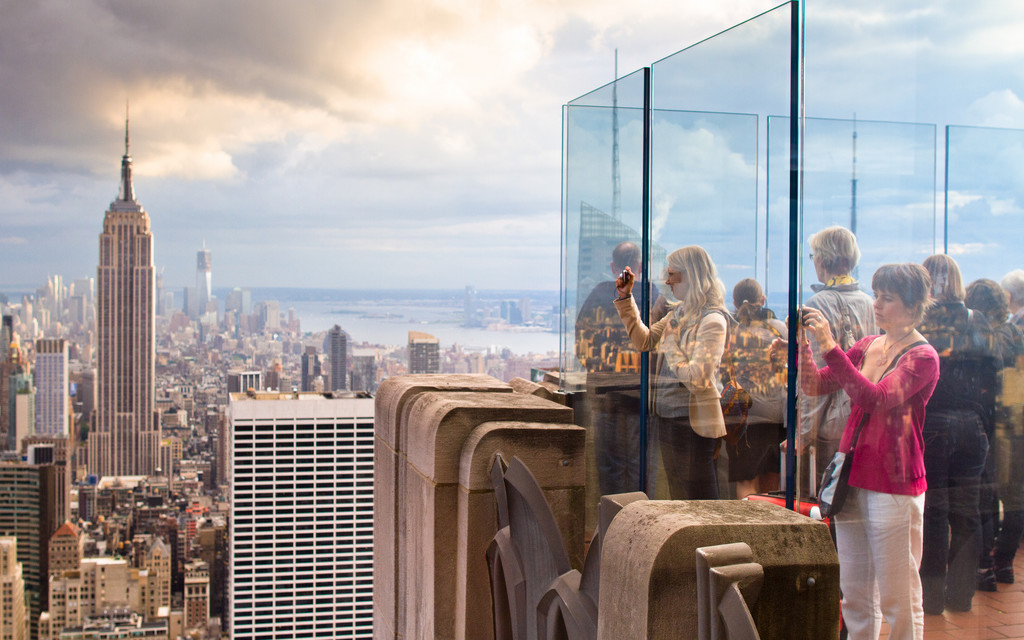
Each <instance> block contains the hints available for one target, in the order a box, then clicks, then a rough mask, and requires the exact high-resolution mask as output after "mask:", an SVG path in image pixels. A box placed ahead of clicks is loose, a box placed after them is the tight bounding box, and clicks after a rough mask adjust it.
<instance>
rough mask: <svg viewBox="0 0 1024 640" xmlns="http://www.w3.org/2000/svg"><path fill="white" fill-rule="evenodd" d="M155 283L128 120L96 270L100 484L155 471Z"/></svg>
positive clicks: (93, 449)
mask: <svg viewBox="0 0 1024 640" xmlns="http://www.w3.org/2000/svg"><path fill="white" fill-rule="evenodd" d="M154 280H155V279H154V272H153V234H152V233H151V232H150V229H149V216H148V215H147V214H146V212H145V211H144V210H143V208H142V205H140V204H139V203H138V201H136V200H135V193H134V189H133V187H132V157H131V155H130V154H129V138H128V120H127V119H125V134H124V157H123V158H122V159H121V187H120V190H119V192H118V195H117V200H115V201H113V202H112V203H110V209H109V210H108V211H107V213H106V216H105V217H104V219H103V233H101V234H100V260H99V266H98V267H97V269H96V333H97V338H98V341H97V344H98V348H97V357H98V361H99V367H98V377H99V379H98V385H97V386H98V391H99V397H98V406H97V419H96V428H95V429H94V430H93V431H91V432H90V433H89V469H90V471H92V472H93V473H96V474H98V475H101V476H108V475H149V474H151V473H153V470H154V469H155V468H156V467H157V465H158V462H157V447H158V445H159V442H160V425H159V422H158V421H157V420H156V417H155V415H154V411H153V409H154V403H153V394H154V361H155V358H156V349H155V331H156V327H155V321H154V314H155V311H156V308H155V300H154V298H153V296H154Z"/></svg>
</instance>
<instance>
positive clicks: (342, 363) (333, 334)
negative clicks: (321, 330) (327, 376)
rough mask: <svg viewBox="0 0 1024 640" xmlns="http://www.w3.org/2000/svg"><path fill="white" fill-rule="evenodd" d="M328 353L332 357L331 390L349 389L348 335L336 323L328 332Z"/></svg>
mask: <svg viewBox="0 0 1024 640" xmlns="http://www.w3.org/2000/svg"><path fill="white" fill-rule="evenodd" d="M327 343H328V344H327V347H328V351H327V354H328V356H329V357H330V359H331V391H338V390H341V389H347V388H348V385H346V384H345V382H346V380H345V378H346V374H347V373H348V335H346V334H345V332H344V331H342V330H341V327H339V326H338V325H334V326H333V327H331V330H330V331H329V332H328V333H327Z"/></svg>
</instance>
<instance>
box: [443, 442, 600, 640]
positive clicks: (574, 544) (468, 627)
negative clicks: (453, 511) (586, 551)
mask: <svg viewBox="0 0 1024 640" xmlns="http://www.w3.org/2000/svg"><path fill="white" fill-rule="evenodd" d="M583 442H584V430H583V429H581V428H580V427H577V426H574V425H568V424H565V425H563V424H538V423H529V422H486V423H483V424H481V425H479V426H478V427H477V428H476V429H474V430H473V431H472V432H471V433H470V435H469V437H468V438H467V439H466V442H465V444H464V445H463V448H462V455H461V461H460V470H459V504H458V526H457V531H458V558H457V571H456V575H457V584H456V601H455V609H456V611H455V628H456V638H459V639H460V640H477V639H483V638H490V637H492V633H493V629H492V627H493V624H492V612H491V594H490V581H489V575H488V571H487V562H486V558H485V555H486V552H487V546H488V545H489V544H490V542H491V539H492V538H493V537H494V534H495V533H496V532H497V519H496V513H495V502H494V489H493V486H492V484H491V478H490V468H491V464H492V463H493V461H494V457H495V455H497V454H499V453H500V454H501V456H502V458H504V459H505V460H506V461H509V460H511V459H512V457H513V456H517V457H519V458H520V459H521V460H523V461H524V462H525V463H526V465H527V466H528V467H529V468H530V470H531V472H532V473H533V474H534V477H535V478H536V479H537V483H538V484H539V485H540V487H541V489H543V490H544V494H545V497H546V498H547V500H548V504H550V505H551V506H552V510H553V513H554V514H555V516H556V519H557V520H558V525H559V529H560V530H561V533H562V539H563V540H564V541H565V543H566V550H567V552H568V554H569V558H570V561H571V562H573V566H575V567H576V568H580V564H581V563H582V554H583V539H584V526H583V525H584V523H583V521H582V517H581V516H582V514H583V500H584V495H585V488H584V480H585V475H584V471H585V464H584V459H583V457H584V446H583Z"/></svg>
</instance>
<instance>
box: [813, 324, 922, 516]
mask: <svg viewBox="0 0 1024 640" xmlns="http://www.w3.org/2000/svg"><path fill="white" fill-rule="evenodd" d="M877 337H878V336H865V337H864V338H862V339H860V340H858V341H857V343H856V344H854V345H853V346H852V347H850V350H849V352H847V353H843V350H842V349H840V348H839V347H838V346H837V347H835V348H834V349H832V350H831V351H829V352H828V353H826V354H824V359H825V366H824V367H823V368H821V369H818V368H817V367H816V366H815V364H814V360H813V359H812V358H811V350H810V347H808V346H807V345H804V347H803V349H801V358H800V359H801V363H800V386H801V388H802V389H803V391H804V393H807V394H810V395H823V394H826V393H831V392H833V391H835V390H836V389H839V388H840V387H842V388H843V389H844V390H845V391H846V393H847V394H849V396H850V401H851V402H850V405H851V411H850V417H849V419H848V420H847V421H846V428H845V429H844V431H843V438H842V440H841V441H840V443H839V450H840V451H844V452H845V451H849V450H850V443H851V441H852V440H853V434H854V432H855V431H856V429H857V425H858V424H860V421H861V418H862V417H863V416H864V414H865V413H868V414H869V417H868V422H867V424H866V425H865V426H864V428H863V429H862V430H861V433H860V438H859V439H858V441H857V452H856V455H855V456H854V460H853V467H852V468H851V469H850V486H853V487H860V488H862V489H868V490H870V491H878V492H881V493H895V494H902V495H910V496H917V495H921V494H922V493H924V491H925V489H926V488H927V487H928V484H927V482H926V481H925V471H924V439H923V437H922V435H921V429H922V427H923V425H924V410H925V405H927V404H928V399H929V398H931V396H932V391H934V390H935V383H936V382H938V380H939V355H938V354H937V353H936V352H935V349H934V348H932V346H931V345H928V344H924V345H920V346H917V347H914V348H913V349H911V350H909V351H907V352H906V353H905V354H904V355H903V357H902V358H900V361H899V364H897V365H896V367H895V368H894V369H893V370H892V371H890V372H889V374H888V375H886V376H885V377H883V378H882V379H881V380H880V381H879V382H878V383H873V382H871V381H870V380H868V379H867V378H865V377H864V376H863V375H862V374H861V372H860V364H861V362H862V361H863V360H864V354H865V353H866V352H867V349H868V346H869V345H870V344H871V342H872V341H873V340H874V339H875V338H877ZM821 464H822V465H825V464H827V461H825V460H822V461H821Z"/></svg>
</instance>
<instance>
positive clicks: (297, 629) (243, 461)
mask: <svg viewBox="0 0 1024 640" xmlns="http://www.w3.org/2000/svg"><path fill="white" fill-rule="evenodd" d="M228 411H229V414H230V420H231V432H232V446H231V452H232V464H231V469H232V479H231V505H232V526H231V530H230V542H229V544H228V548H229V549H230V554H231V558H230V562H229V563H228V566H229V567H230V569H229V572H230V573H229V577H228V590H227V595H228V597H227V603H228V606H229V607H230V608H231V610H230V614H229V621H230V622H229V627H230V628H229V633H230V636H231V637H232V638H233V639H234V640H255V639H256V638H260V639H261V640H262V639H274V638H371V637H373V615H372V614H373V579H372V575H373V411H374V400H373V399H372V398H355V397H345V398H341V397H337V398H326V397H324V395H323V394H307V393H300V394H280V393H256V394H253V395H251V396H250V395H248V394H241V393H238V394H232V395H231V397H230V404H229V408H228ZM270 550H272V552H271V551H270ZM268 553H272V554H273V557H271V556H270V555H268Z"/></svg>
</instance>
